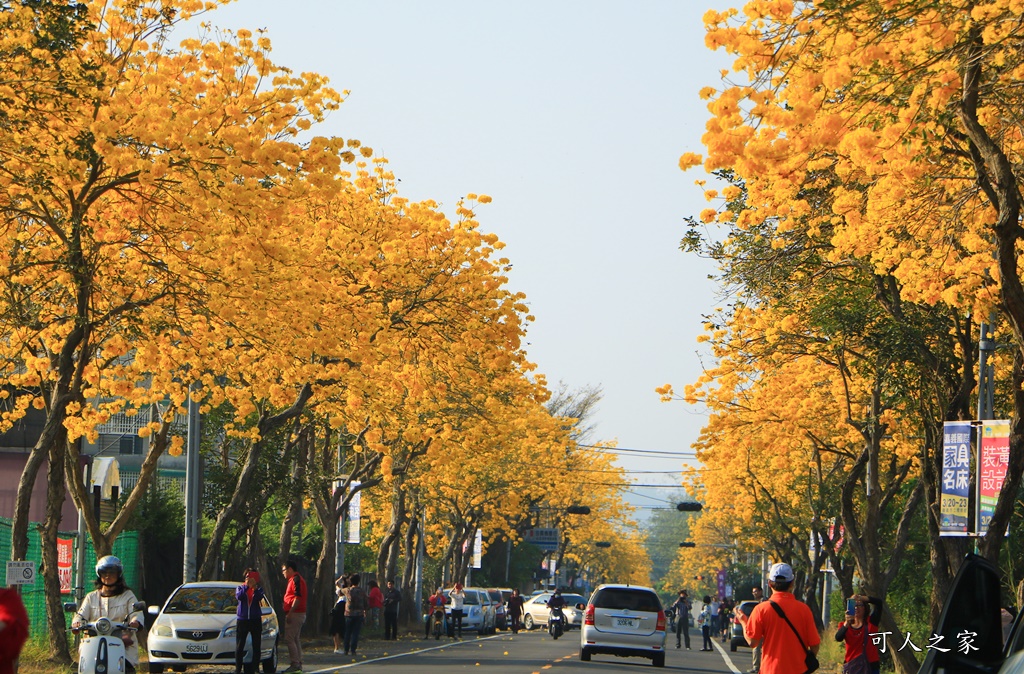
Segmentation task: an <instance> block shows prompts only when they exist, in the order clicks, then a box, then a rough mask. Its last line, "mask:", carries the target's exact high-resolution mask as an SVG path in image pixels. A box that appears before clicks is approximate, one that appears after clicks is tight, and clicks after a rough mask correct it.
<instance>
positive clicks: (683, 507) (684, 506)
mask: <svg viewBox="0 0 1024 674" xmlns="http://www.w3.org/2000/svg"><path fill="white" fill-rule="evenodd" d="M703 509H704V505H703V504H701V503H698V502H696V501H686V502H683V503H677V504H676V510H678V511H679V512H682V513H685V512H698V511H700V510H703Z"/></svg>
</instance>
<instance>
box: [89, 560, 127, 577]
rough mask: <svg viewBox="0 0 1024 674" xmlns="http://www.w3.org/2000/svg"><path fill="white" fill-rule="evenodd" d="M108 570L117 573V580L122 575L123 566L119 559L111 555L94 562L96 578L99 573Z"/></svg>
mask: <svg viewBox="0 0 1024 674" xmlns="http://www.w3.org/2000/svg"><path fill="white" fill-rule="evenodd" d="M110 570H114V571H117V577H118V578H120V577H121V576H123V575H124V566H123V565H122V564H121V560H120V559H118V558H117V557H115V556H113V555H107V556H106V557H100V559H99V561H97V562H96V577H97V578H99V576H100V574H101V573H103V572H104V571H110Z"/></svg>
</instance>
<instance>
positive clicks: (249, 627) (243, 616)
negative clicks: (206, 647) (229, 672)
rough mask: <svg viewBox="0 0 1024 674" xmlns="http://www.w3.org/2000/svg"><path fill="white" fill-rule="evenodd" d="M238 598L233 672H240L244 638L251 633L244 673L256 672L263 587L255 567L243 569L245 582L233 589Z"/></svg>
mask: <svg viewBox="0 0 1024 674" xmlns="http://www.w3.org/2000/svg"><path fill="white" fill-rule="evenodd" d="M235 598H236V599H237V600H238V611H237V612H236V613H235V616H236V617H237V618H238V621H237V622H238V628H237V630H236V632H235V674H242V665H243V662H242V661H243V660H244V659H245V640H246V637H247V636H249V635H250V634H251V635H252V658H251V659H250V660H249V662H247V663H244V664H245V674H256V668H257V667H258V666H259V664H260V634H262V633H263V614H262V612H261V611H260V601H262V599H263V587H261V586H260V574H259V572H257V571H256V570H255V569H246V570H245V583H244V584H243V585H239V586H238V587H237V588H236V589H235Z"/></svg>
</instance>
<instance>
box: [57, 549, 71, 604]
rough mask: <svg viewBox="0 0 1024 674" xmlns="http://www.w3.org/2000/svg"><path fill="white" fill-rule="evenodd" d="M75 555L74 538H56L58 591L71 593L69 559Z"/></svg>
mask: <svg viewBox="0 0 1024 674" xmlns="http://www.w3.org/2000/svg"><path fill="white" fill-rule="evenodd" d="M74 556H75V539H73V538H58V539H57V577H58V578H59V579H60V593H61V594H71V560H72V559H74Z"/></svg>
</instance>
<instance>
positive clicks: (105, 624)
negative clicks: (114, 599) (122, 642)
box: [96, 618, 114, 636]
mask: <svg viewBox="0 0 1024 674" xmlns="http://www.w3.org/2000/svg"><path fill="white" fill-rule="evenodd" d="M113 631H114V623H112V622H110V620H109V619H108V618H100V619H99V620H97V621H96V634H99V635H102V636H106V635H108V634H110V633H111V632H113Z"/></svg>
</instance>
